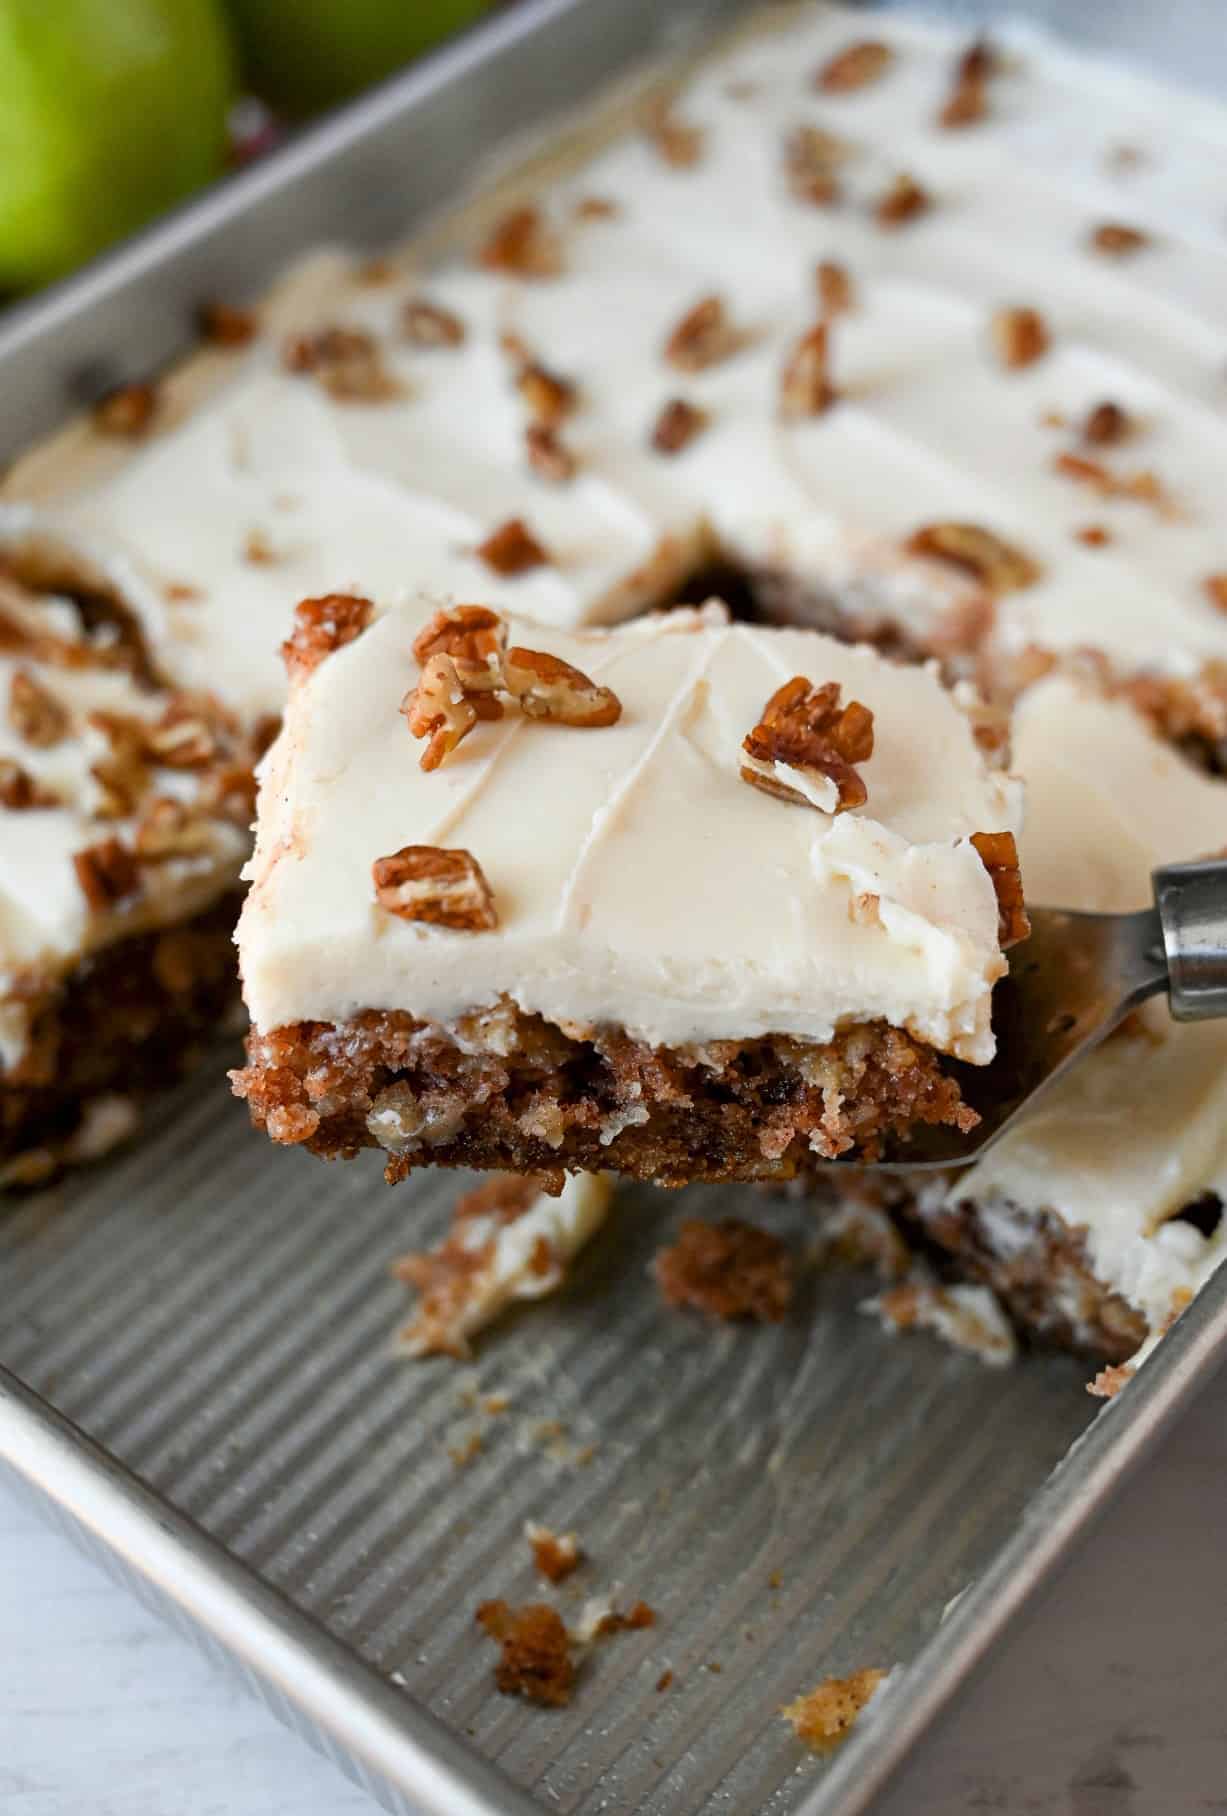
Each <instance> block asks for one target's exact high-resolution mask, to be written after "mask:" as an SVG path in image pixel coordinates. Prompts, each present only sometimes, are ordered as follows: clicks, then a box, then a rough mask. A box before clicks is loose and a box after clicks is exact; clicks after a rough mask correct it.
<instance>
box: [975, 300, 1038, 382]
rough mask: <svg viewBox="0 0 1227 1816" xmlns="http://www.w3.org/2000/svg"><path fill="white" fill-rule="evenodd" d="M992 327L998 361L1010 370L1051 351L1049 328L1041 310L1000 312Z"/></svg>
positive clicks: (1015, 369)
mask: <svg viewBox="0 0 1227 1816" xmlns="http://www.w3.org/2000/svg"><path fill="white" fill-rule="evenodd" d="M989 326H990V329H991V332H992V337H993V346H994V347H995V349H996V352H997V358H998V359H999V360H1000V361H1001V363H1002V365H1003V366H1007V367H1009V369H1010V370H1011V371H1018V370H1020V369H1021V367H1023V366H1030V365H1032V364H1034V362H1035V361H1036V360H1037V359H1038V358H1039V357H1040V355H1041V354H1042V353H1046V352H1047V351H1048V329H1047V326H1046V325H1045V322H1044V318H1043V316H1042V315H1041V314H1040V312H1039V310H1038V309H1026V308H1017V309H998V310H997V312H996V314H995V315H994V316H993V318H992V321H991V323H990V324H989Z"/></svg>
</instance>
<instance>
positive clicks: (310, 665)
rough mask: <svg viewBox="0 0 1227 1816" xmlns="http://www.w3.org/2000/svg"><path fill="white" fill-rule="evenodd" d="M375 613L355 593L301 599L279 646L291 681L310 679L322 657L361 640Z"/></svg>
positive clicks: (368, 601) (366, 600)
mask: <svg viewBox="0 0 1227 1816" xmlns="http://www.w3.org/2000/svg"><path fill="white" fill-rule="evenodd" d="M374 613H375V607H374V606H373V605H372V603H371V601H370V600H369V599H364V598H362V596H361V595H360V594H358V593H325V594H323V595H322V597H320V598H318V599H301V600H300V601H299V602H298V604H297V605H296V606H295V607H294V628H293V629H292V630H291V632H290V634H289V636H288V637H287V638H286V640H285V642H284V643H283V644H282V646H281V657H282V661H283V662H284V663H285V666H286V669H287V671H288V673H289V676H290V679H291V681H294V680H301V679H302V678H303V677H304V676H306V675H309V674H310V673H311V671H312V669H314V668H317V667H318V666H319V664H320V663H321V662H322V661H323V660H324V657H325V656H330V655H332V653H333V652H334V650H339V649H344V647H345V645H346V644H347V643H352V642H353V641H354V638H355V637H360V636H361V635H362V632H363V631H364V630H365V629H366V627H367V625H368V624H369V623H370V622H371V619H372V617H373V616H374Z"/></svg>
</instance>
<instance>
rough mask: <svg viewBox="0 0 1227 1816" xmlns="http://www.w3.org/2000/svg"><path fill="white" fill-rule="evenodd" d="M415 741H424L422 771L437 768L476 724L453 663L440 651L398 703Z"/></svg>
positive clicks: (471, 703) (473, 703)
mask: <svg viewBox="0 0 1227 1816" xmlns="http://www.w3.org/2000/svg"><path fill="white" fill-rule="evenodd" d="M400 710H401V711H402V712H403V713H404V715H405V718H406V719H407V720H408V722H409V730H410V733H411V734H412V736H413V737H415V738H425V739H426V740H427V744H426V748H425V750H424V751H423V752H422V757H421V765H422V768H423V769H426V770H431V769H438V767H439V765H440V763H442V761H443V759H444V758H445V757H447V756H450V754H451V752H452V751H453V750H455V748H456V746H457V745H458V744H460V743H462V742H463V741H464V739H465V738H467V737H468V735H469V733H470V732H471V731H472V729H473V727H474V726H475V725H476V723H477V718H478V713H477V705H476V701H474V700H473V699H471V698H470V696H469V695H468V694H467V693H466V691H465V687H464V683H463V682H462V681H461V679H460V676H459V674H458V673H457V671H456V664H455V663H454V662H453V661H452V658H451V657H450V656H447V655H444V654H443V653H442V651H440V653H439V654H438V655H435V656H431V657H430V658H429V659H428V660H427V662H426V665H425V667H424V668H423V669H422V673H421V675H420V676H419V678H418V683H417V686H416V687H411V688H410V689H409V691H408V693H407V694H406V695H405V697H404V699H403V700H402V701H401V703H400Z"/></svg>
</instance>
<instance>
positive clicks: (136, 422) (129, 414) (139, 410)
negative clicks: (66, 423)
mask: <svg viewBox="0 0 1227 1816" xmlns="http://www.w3.org/2000/svg"><path fill="white" fill-rule="evenodd" d="M157 407H158V393H157V388H156V387H155V386H154V385H152V384H148V383H145V384H135V385H120V387H119V389H118V390H116V391H109V392H108V393H107V395H106V396H105V397H103V398H100V399H99V401H98V402H97V403H96V404H95V405H94V427H95V428H96V429H98V430H99V431H100V433H101V434H103V435H127V436H133V437H135V436H138V435H143V434H144V433H145V431H146V429H147V428H148V427H149V425H150V424H151V423H152V421H153V417H154V412H155V410H156V409H157Z"/></svg>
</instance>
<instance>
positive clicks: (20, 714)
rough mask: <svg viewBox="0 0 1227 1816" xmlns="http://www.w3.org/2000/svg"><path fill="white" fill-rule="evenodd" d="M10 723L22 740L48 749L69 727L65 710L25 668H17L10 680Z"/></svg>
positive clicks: (37, 747)
mask: <svg viewBox="0 0 1227 1816" xmlns="http://www.w3.org/2000/svg"><path fill="white" fill-rule="evenodd" d="M9 724H10V725H11V726H12V727H13V730H14V731H15V732H16V733H17V736H18V737H19V738H20V739H21V740H22V742H23V743H25V744H32V745H33V746H34V747H35V749H36V750H49V749H50V748H51V746H52V745H53V744H58V743H59V742H60V739H61V738H62V737H63V736H64V733H65V732H66V731H67V730H68V714H67V713H66V712H65V710H64V708H63V707H62V706H61V705H60V703H59V701H58V700H57V699H56V697H55V695H54V694H51V693H48V691H47V689H46V688H45V687H43V686H42V685H41V684H40V683H39V682H37V681H36V680H35V679H34V677H33V675H32V674H30V672H29V670H28V669H24V668H17V669H14V670H13V675H12V679H11V680H10V682H9Z"/></svg>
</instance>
